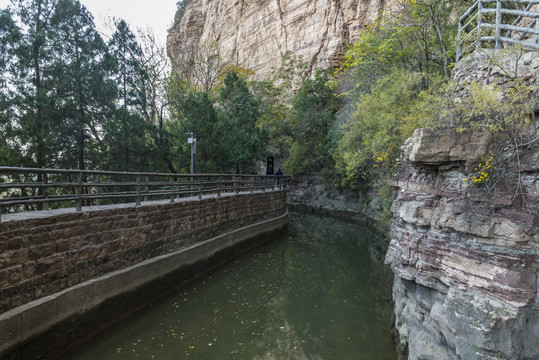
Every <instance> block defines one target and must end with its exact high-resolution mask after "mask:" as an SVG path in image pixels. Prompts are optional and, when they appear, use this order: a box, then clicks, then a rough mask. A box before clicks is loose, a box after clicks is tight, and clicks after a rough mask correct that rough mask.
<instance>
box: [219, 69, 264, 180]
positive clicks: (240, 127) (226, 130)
mask: <svg viewBox="0 0 539 360" xmlns="http://www.w3.org/2000/svg"><path fill="white" fill-rule="evenodd" d="M219 110H220V112H219V121H218V123H217V128H216V133H217V134H219V137H220V145H221V146H220V147H221V152H220V153H219V155H220V156H219V157H218V167H219V168H220V169H222V170H223V171H225V172H229V171H231V170H232V169H235V171H236V173H237V174H240V173H246V172H251V171H252V170H253V166H254V162H255V161H256V160H262V159H264V158H265V156H266V148H265V144H266V137H267V133H266V132H265V131H263V130H262V129H260V128H259V127H257V126H256V123H257V120H258V117H259V115H260V113H259V110H258V103H257V101H256V99H255V97H254V96H253V95H252V94H251V92H250V91H249V88H248V87H247V83H246V82H245V80H244V79H242V78H241V77H239V76H238V74H237V73H236V72H234V71H231V72H229V73H228V74H227V76H226V78H225V80H224V86H223V87H222V88H221V91H220V94H219Z"/></svg>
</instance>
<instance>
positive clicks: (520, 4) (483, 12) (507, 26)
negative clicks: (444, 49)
mask: <svg viewBox="0 0 539 360" xmlns="http://www.w3.org/2000/svg"><path fill="white" fill-rule="evenodd" d="M538 5H539V0H510V1H500V0H479V1H477V2H476V3H475V4H474V5H473V6H472V7H470V8H469V9H468V11H466V13H465V14H464V15H462V17H461V18H460V20H459V30H458V44H457V62H458V61H459V60H460V59H461V58H462V57H463V56H464V55H466V54H468V53H469V52H471V51H473V49H478V48H481V47H483V46H485V43H491V44H492V45H491V46H493V47H494V49H496V50H499V49H502V48H503V47H504V46H505V45H516V46H520V47H522V48H523V49H531V50H539V44H538V35H539V29H538V28H537V26H536V24H537V19H538V18H539V10H538Z"/></svg>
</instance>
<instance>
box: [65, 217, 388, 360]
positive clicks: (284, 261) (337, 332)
mask: <svg viewBox="0 0 539 360" xmlns="http://www.w3.org/2000/svg"><path fill="white" fill-rule="evenodd" d="M384 253H385V249H384V247H383V245H382V240H380V239H379V238H377V237H376V236H375V235H374V234H373V233H372V232H371V231H369V229H368V228H366V227H365V226H360V225H357V224H353V223H350V222H344V221H341V220H337V219H334V218H330V217H319V216H314V215H308V214H303V213H291V214H290V231H289V234H288V236H286V237H284V238H281V239H279V240H276V241H273V242H271V243H269V244H267V245H265V246H263V247H260V248H258V249H255V250H254V251H252V252H250V253H248V254H246V255H244V256H242V257H240V258H238V259H237V260H235V261H233V262H231V263H229V264H227V265H225V266H223V267H221V268H219V269H217V270H216V271H214V272H212V273H210V274H208V275H206V276H204V277H203V278H200V279H198V280H196V281H195V282H193V283H192V284H191V285H190V286H189V287H187V288H183V289H181V290H178V291H176V292H175V293H173V294H172V295H171V296H169V297H168V298H166V299H164V300H162V301H160V302H159V303H156V304H153V305H152V306H150V307H149V308H147V309H145V310H144V311H142V312H140V313H138V314H136V315H135V316H133V317H131V318H129V319H128V320H126V321H124V322H123V323H121V324H119V325H117V326H115V327H114V328H112V329H109V330H107V331H105V332H103V333H101V334H100V335H99V336H97V337H96V338H94V339H93V340H91V341H90V342H88V343H87V344H85V345H84V346H83V347H81V348H79V349H77V350H75V351H74V352H73V353H71V354H68V355H67V356H65V357H63V358H62V359H64V360H90V359H91V360H95V359H99V360H107V359H160V360H169V359H170V360H172V359H174V360H178V359H197V360H198V359H200V360H205V359H208V360H210V359H211V360H213V359H268V360H269V359H283V360H285V359H286V360H288V359H315V360H317V359H330V360H332V359H366V360H367V359H376V360H385V359H387V360H394V359H396V350H395V347H394V344H393V341H392V339H391V335H390V319H391V313H392V303H391V284H392V274H391V271H389V269H388V268H387V267H385V266H384V265H383V257H384Z"/></svg>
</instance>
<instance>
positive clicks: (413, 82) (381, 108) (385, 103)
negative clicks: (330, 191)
mask: <svg viewBox="0 0 539 360" xmlns="http://www.w3.org/2000/svg"><path fill="white" fill-rule="evenodd" d="M422 79H423V78H422V75H421V74H419V73H410V72H404V71H401V70H395V71H394V72H393V73H391V74H389V75H386V76H384V77H382V78H380V79H379V80H378V81H377V83H376V85H375V86H373V87H372V89H371V91H370V92H369V93H366V94H362V95H361V97H360V98H359V100H358V101H357V102H356V103H355V104H354V111H353V112H352V115H351V116H350V118H349V119H348V120H347V122H346V123H345V124H343V126H342V127H341V130H340V131H341V137H340V139H339V143H338V148H337V151H336V153H335V154H334V158H335V160H336V169H337V172H338V173H339V174H340V175H341V177H342V182H343V185H345V186H349V187H352V188H357V187H359V186H360V184H361V183H362V182H367V181H368V182H376V181H377V180H382V181H381V184H382V185H383V184H384V181H385V180H386V179H387V177H388V176H391V175H392V174H393V173H394V169H395V165H396V159H397V158H398V156H399V151H400V148H401V146H402V145H403V143H404V141H405V140H406V139H407V138H408V137H409V136H411V135H412V133H413V132H414V130H415V129H416V128H417V127H419V125H420V116H418V109H419V108H420V105H421V103H422V99H421V98H420V96H419V95H420V93H421V91H422V90H424V87H423V81H422Z"/></svg>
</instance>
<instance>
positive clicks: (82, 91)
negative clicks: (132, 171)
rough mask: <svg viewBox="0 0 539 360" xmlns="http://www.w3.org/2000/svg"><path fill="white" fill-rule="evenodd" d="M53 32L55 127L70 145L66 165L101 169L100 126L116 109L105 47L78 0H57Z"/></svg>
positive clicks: (115, 94)
mask: <svg viewBox="0 0 539 360" xmlns="http://www.w3.org/2000/svg"><path fill="white" fill-rule="evenodd" d="M52 31H53V32H54V38H55V42H54V45H53V47H54V54H55V56H56V58H55V62H54V69H53V71H54V73H53V76H54V82H55V83H56V92H57V94H58V96H59V98H60V99H59V103H58V108H59V111H60V114H59V116H60V118H61V119H62V124H61V125H62V126H61V129H58V131H59V132H60V133H61V134H62V135H63V137H64V139H69V144H71V146H72V147H71V149H67V153H66V154H64V156H63V161H62V162H63V165H64V166H73V165H75V164H76V167H78V168H79V169H86V168H87V165H90V166H91V167H93V168H97V167H99V164H100V162H101V159H100V155H101V154H100V152H99V151H98V145H100V144H101V142H102V136H101V135H100V130H101V124H103V122H104V119H105V118H106V117H107V116H108V115H110V113H111V111H112V110H113V109H114V103H113V101H114V99H116V96H117V88H116V86H115V84H114V83H113V82H112V81H110V80H108V77H109V74H110V71H111V70H112V68H111V63H110V58H109V56H108V54H107V48H106V45H105V43H104V41H103V39H102V38H101V36H100V35H99V33H98V32H97V30H96V29H95V25H94V22H93V17H92V15H91V14H90V13H89V12H88V11H87V10H86V8H85V7H84V6H82V5H81V3H80V2H79V1H78V0H60V1H59V3H58V5H57V6H56V8H55V11H54V15H53V17H52Z"/></svg>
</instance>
